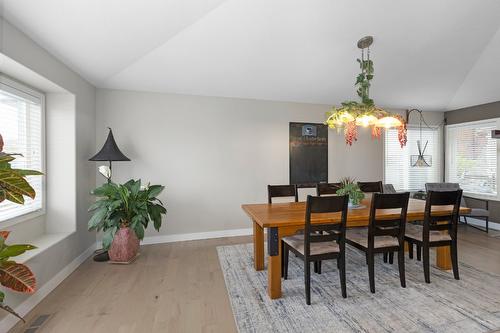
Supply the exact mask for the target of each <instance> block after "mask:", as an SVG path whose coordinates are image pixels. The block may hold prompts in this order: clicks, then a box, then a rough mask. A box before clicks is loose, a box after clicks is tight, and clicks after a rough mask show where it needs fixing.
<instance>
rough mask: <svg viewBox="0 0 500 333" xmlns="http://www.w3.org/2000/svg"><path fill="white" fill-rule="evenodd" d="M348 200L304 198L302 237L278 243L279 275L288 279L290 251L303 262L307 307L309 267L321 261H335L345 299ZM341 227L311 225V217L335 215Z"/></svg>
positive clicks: (344, 197)
mask: <svg viewBox="0 0 500 333" xmlns="http://www.w3.org/2000/svg"><path fill="white" fill-rule="evenodd" d="M348 202H349V197H348V196H325V197H313V196H310V195H308V196H307V203H306V215H305V229H304V233H303V234H296V235H293V236H289V237H283V238H282V240H281V247H282V248H281V251H282V252H281V253H282V257H281V260H282V262H281V265H282V275H283V278H284V279H285V280H286V279H287V278H288V256H289V251H292V252H294V253H295V254H296V256H297V257H298V258H300V259H302V260H303V261H304V283H305V293H306V303H307V304H308V305H310V304H311V263H315V264H316V263H317V262H320V261H321V260H330V259H336V260H337V267H338V269H339V275H340V285H341V289H342V297H344V298H346V297H347V289H346V275H345V232H346V223H347V205H348ZM338 212H340V213H341V215H340V223H337V224H311V216H312V215H314V214H316V213H338Z"/></svg>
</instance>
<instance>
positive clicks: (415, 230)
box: [405, 224, 451, 242]
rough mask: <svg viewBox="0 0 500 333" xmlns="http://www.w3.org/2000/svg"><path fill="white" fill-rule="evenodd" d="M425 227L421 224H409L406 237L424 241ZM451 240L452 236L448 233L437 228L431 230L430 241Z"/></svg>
mask: <svg viewBox="0 0 500 333" xmlns="http://www.w3.org/2000/svg"><path fill="white" fill-rule="evenodd" d="M423 230H424V227H423V226H421V225H414V224H407V225H406V231H405V237H408V238H411V239H415V240H418V241H420V242H422V233H423ZM447 240H451V236H450V235H449V234H448V233H444V232H441V231H437V230H431V231H430V233H429V241H431V242H439V241H447Z"/></svg>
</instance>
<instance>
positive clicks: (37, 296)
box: [0, 244, 96, 332]
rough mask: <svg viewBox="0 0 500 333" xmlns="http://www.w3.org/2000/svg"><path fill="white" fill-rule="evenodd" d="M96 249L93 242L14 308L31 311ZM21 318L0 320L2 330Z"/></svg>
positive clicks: (5, 330)
mask: <svg viewBox="0 0 500 333" xmlns="http://www.w3.org/2000/svg"><path fill="white" fill-rule="evenodd" d="M95 249H96V244H93V245H92V246H91V247H89V248H88V249H87V250H85V251H84V252H83V253H82V254H80V255H79V256H78V257H76V258H75V259H74V260H73V261H72V262H70V263H69V264H68V265H67V266H66V267H64V268H63V269H62V270H61V271H60V272H59V273H57V274H56V275H55V276H54V277H53V278H52V279H50V280H49V281H48V282H47V283H45V284H44V285H43V286H42V287H41V288H40V289H38V290H37V291H36V293H34V294H33V295H31V296H30V297H29V298H27V299H26V300H25V301H24V302H22V303H21V304H19V305H18V306H16V308H15V309H14V310H15V311H16V312H17V313H19V314H20V315H21V317H24V316H26V315H27V314H28V312H30V311H31V310H32V309H33V308H34V307H35V306H36V305H37V304H38V303H40V301H42V300H43V299H44V298H45V297H46V296H47V295H48V294H49V293H50V292H51V291H52V290H54V289H55V288H56V287H57V286H58V285H59V284H60V283H61V282H63V280H64V279H66V278H67V277H68V276H69V275H70V274H71V273H73V271H74V270H75V269H77V268H78V266H80V265H81V264H82V263H83V262H84V261H85V260H86V259H87V258H88V257H90V256H91V255H92V254H93V253H94V251H95ZM18 321H19V319H17V318H16V317H15V316H12V315H8V316H6V317H5V318H4V319H2V320H1V321H0V332H7V331H9V330H10V329H11V328H12V327H13V326H14V325H16V324H17V322H18Z"/></svg>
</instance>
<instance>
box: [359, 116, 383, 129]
mask: <svg viewBox="0 0 500 333" xmlns="http://www.w3.org/2000/svg"><path fill="white" fill-rule="evenodd" d="M377 121H378V118H377V117H375V116H371V115H363V116H360V117H357V118H356V126H363V127H368V126H371V125H374V124H376V123H377Z"/></svg>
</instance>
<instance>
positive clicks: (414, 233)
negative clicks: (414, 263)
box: [405, 190, 462, 283]
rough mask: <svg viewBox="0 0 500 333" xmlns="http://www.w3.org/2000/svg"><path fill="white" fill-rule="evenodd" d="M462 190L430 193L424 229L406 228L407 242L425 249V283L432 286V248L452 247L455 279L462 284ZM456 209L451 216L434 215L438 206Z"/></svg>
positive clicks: (418, 227)
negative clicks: (459, 240)
mask: <svg viewBox="0 0 500 333" xmlns="http://www.w3.org/2000/svg"><path fill="white" fill-rule="evenodd" d="M461 198H462V190H457V191H446V192H440V191H429V192H427V199H426V202H425V213H424V223H423V225H414V224H409V225H408V226H407V228H406V234H405V241H407V242H408V243H409V246H410V247H413V244H416V245H417V248H422V252H423V265H424V277H425V282H427V283H430V282H431V280H430V263H429V260H430V259H429V252H430V251H429V250H430V248H431V247H440V246H450V253H451V264H452V267H453V276H454V278H455V279H456V280H459V279H460V277H459V274H458V255H457V225H458V218H459V214H460V200H461ZM451 205H452V206H453V210H452V212H451V214H447V215H433V211H432V209H433V207H435V206H451Z"/></svg>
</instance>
